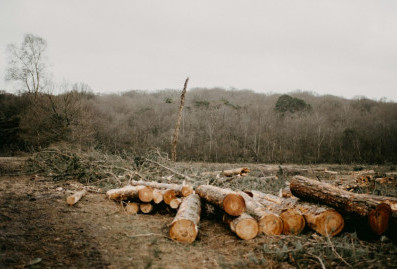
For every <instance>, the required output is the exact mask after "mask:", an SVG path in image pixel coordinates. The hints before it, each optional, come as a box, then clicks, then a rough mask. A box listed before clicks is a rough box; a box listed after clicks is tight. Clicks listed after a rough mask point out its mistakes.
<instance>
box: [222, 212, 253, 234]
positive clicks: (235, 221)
mask: <svg viewBox="0 0 397 269" xmlns="http://www.w3.org/2000/svg"><path fill="white" fill-rule="evenodd" d="M223 222H225V223H226V224H227V225H228V226H229V227H230V230H231V231H232V232H234V233H235V234H236V235H237V236H238V237H239V238H241V239H243V240H250V239H253V238H255V237H256V236H257V235H258V231H259V226H258V222H257V221H256V220H255V219H254V218H253V217H251V216H250V215H248V214H247V213H243V214H242V215H240V216H238V217H235V218H233V217H231V216H229V215H227V214H224V215H223Z"/></svg>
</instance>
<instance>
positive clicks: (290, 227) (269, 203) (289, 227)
mask: <svg viewBox="0 0 397 269" xmlns="http://www.w3.org/2000/svg"><path fill="white" fill-rule="evenodd" d="M248 193H249V194H251V195H252V197H253V199H254V200H256V201H258V202H259V203H260V204H262V205H263V206H264V207H265V208H266V209H267V210H269V211H271V212H273V213H275V214H277V215H279V216H280V218H281V219H282V221H283V230H282V233H283V234H293V235H298V234H300V233H301V232H302V231H303V229H304V228H305V218H304V216H303V214H302V213H301V212H300V211H299V210H296V209H295V208H289V207H288V206H285V205H283V204H282V203H280V202H279V200H278V197H277V196H274V195H273V196H271V195H268V194H266V193H262V192H259V191H254V190H252V191H249V192H248Z"/></svg>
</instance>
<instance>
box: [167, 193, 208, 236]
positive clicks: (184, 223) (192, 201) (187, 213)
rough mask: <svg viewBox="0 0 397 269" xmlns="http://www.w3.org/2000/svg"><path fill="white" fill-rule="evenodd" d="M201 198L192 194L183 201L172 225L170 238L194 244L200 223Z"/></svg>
mask: <svg viewBox="0 0 397 269" xmlns="http://www.w3.org/2000/svg"><path fill="white" fill-rule="evenodd" d="M200 213H201V201H200V196H198V195H197V194H192V195H189V196H188V197H186V198H185V199H183V201H182V204H181V205H180V207H179V210H178V212H177V213H176V216H175V218H174V220H173V221H172V223H171V228H170V237H171V238H172V239H173V240H177V241H180V242H184V243H192V242H193V241H194V240H196V237H197V234H198V227H197V226H198V223H199V221H200Z"/></svg>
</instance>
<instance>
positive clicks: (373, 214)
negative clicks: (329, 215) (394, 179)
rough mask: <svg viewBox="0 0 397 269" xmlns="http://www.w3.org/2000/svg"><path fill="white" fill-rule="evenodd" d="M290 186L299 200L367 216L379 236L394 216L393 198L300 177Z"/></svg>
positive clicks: (396, 211) (396, 212) (395, 201)
mask: <svg viewBox="0 0 397 269" xmlns="http://www.w3.org/2000/svg"><path fill="white" fill-rule="evenodd" d="M290 189H291V192H292V194H293V195H295V196H296V197H299V198H301V199H302V200H307V201H312V202H318V203H322V204H326V205H328V206H331V207H334V208H336V209H338V210H341V211H343V212H345V213H349V214H352V215H353V216H355V217H365V218H368V221H369V224H370V226H371V228H372V230H373V231H374V232H375V233H377V234H379V235H380V234H383V233H384V232H385V231H386V230H387V228H388V226H389V223H390V219H391V218H393V219H396V218H397V198H395V197H386V196H376V195H370V194H357V193H352V192H348V191H345V190H341V189H339V188H337V187H335V186H332V185H330V184H327V183H324V182H319V181H316V180H312V179H309V178H306V177H302V176H295V177H293V178H292V180H291V183H290Z"/></svg>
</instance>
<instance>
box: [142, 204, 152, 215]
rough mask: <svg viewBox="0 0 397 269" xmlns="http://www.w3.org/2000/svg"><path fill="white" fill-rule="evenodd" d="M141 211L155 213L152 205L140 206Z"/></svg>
mask: <svg viewBox="0 0 397 269" xmlns="http://www.w3.org/2000/svg"><path fill="white" fill-rule="evenodd" d="M139 209H140V210H141V212H142V213H145V214H149V213H150V212H152V211H153V205H152V204H151V203H142V204H140V205H139Z"/></svg>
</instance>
